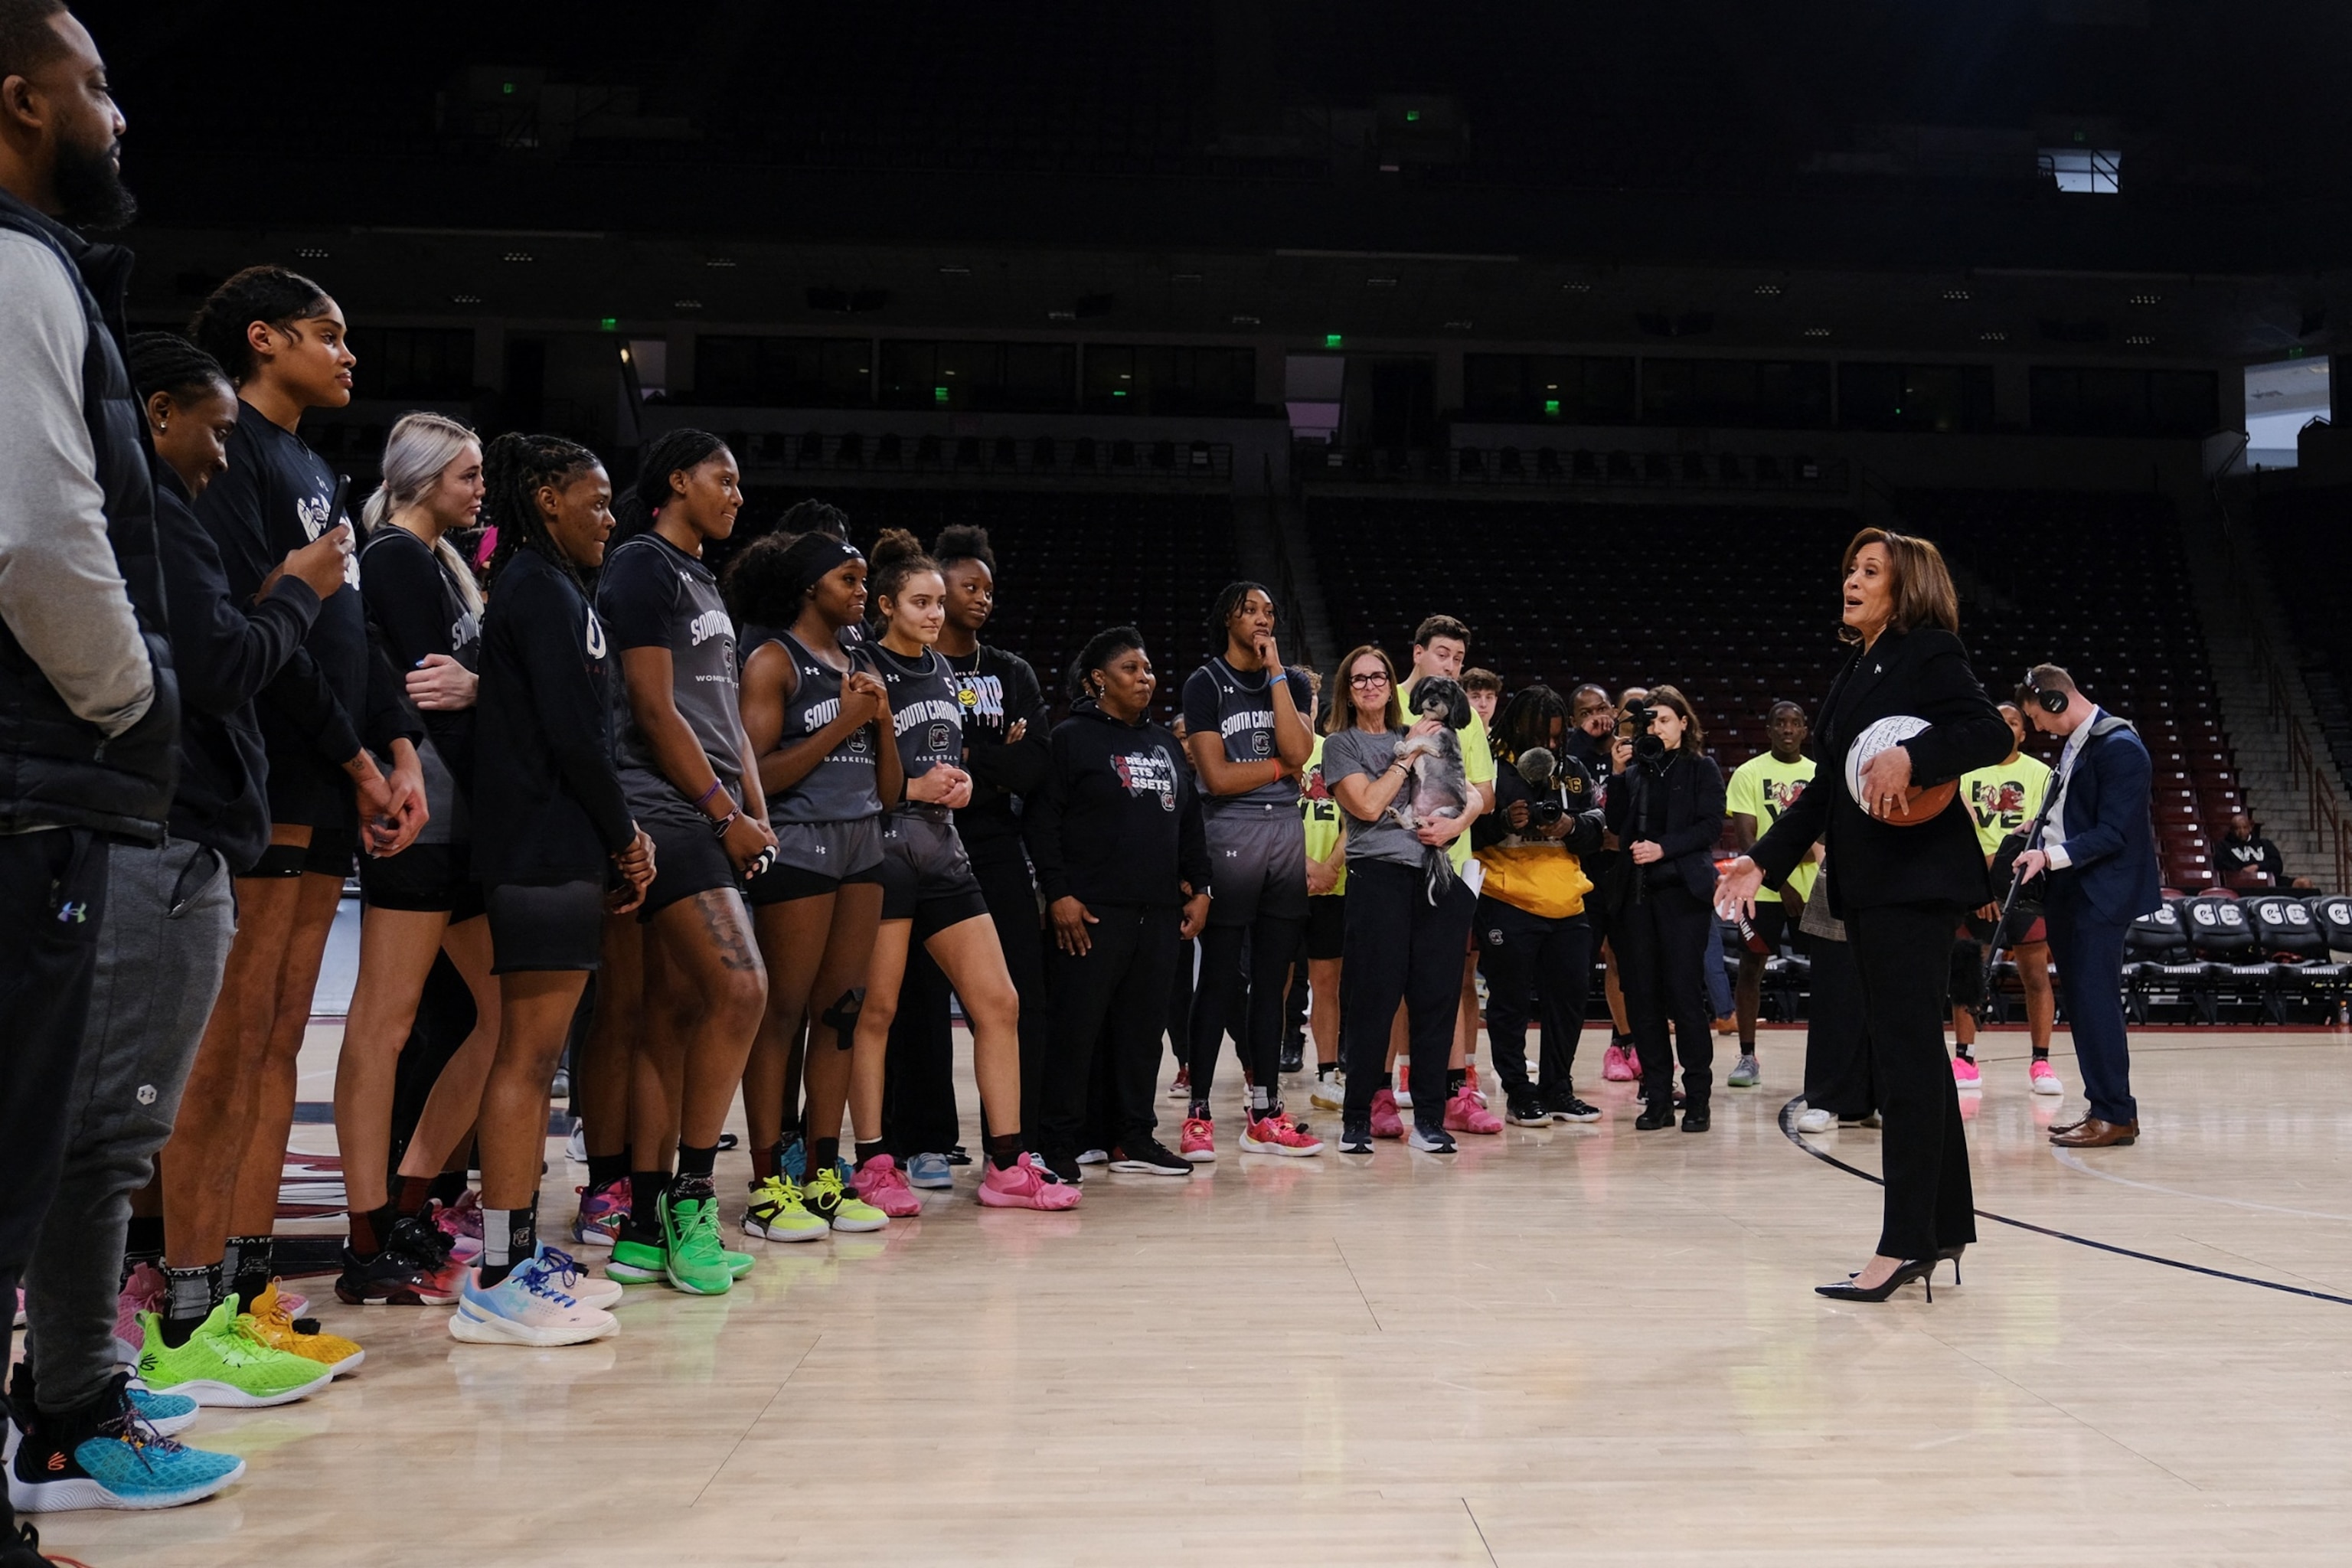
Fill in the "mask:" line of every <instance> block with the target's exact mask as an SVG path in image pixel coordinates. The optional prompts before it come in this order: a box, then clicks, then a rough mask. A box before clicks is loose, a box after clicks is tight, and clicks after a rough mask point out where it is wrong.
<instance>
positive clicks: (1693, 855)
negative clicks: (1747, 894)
mask: <svg viewBox="0 0 2352 1568" xmlns="http://www.w3.org/2000/svg"><path fill="white" fill-rule="evenodd" d="M2001 732H2002V733H2003V734H2007V733H2008V730H2007V728H2006V727H2004V728H2003V730H2002V731H2001ZM2001 755H2002V756H2004V757H2005V756H2007V755H2009V752H2007V751H2005V750H2004V751H2003V752H2001ZM1602 806H1603V809H1604V811H1605V813H1606V815H1607V816H1608V820H1609V831H1611V832H1612V833H1614V834H1615V835H1617V837H1618V839H1619V841H1620V842H1621V843H1622V844H1623V845H1624V846H1625V847H1626V849H1627V850H1628V851H1629V852H1630V851H1631V849H1632V847H1633V841H1634V840H1635V839H1636V838H1648V839H1651V840H1654V842H1655V843H1656V844H1657V846H1658V847H1659V848H1661V849H1663V850H1664V851H1665V852H1666V853H1665V858H1664V859H1663V860H1659V861H1656V862H1654V863H1653V864H1651V865H1647V866H1632V865H1631V861H1630V853H1629V860H1628V865H1629V867H1630V868H1631V869H1632V871H1633V874H1634V875H1636V876H1638V877H1641V878H1642V879H1643V886H1644V887H1652V888H1654V887H1656V886H1658V885H1659V884H1661V883H1663V882H1665V881H1667V880H1669V879H1675V880H1679V881H1680V882H1681V883H1682V885H1683V886H1684V887H1685V888H1687V889H1690V891H1691V894H1692V896H1693V897H1695V898H1696V899H1698V900H1700V901H1701V902H1705V901H1706V900H1708V899H1711V898H1713V897H1714V896H1715V846H1716V843H1717V840H1719V839H1721V838H1722V837H1723V770H1722V769H1721V768H1719V767H1717V766H1716V765H1715V759H1714V758H1713V757H1710V756H1708V755H1707V754H1706V753H1705V752H1684V753H1683V755H1682V757H1681V760H1680V761H1678V762H1676V763H1675V764H1674V765H1673V766H1671V767H1669V768H1667V769H1666V771H1665V773H1664V776H1655V775H1653V774H1651V773H1648V772H1647V771H1646V770H1645V769H1643V766H1642V764H1641V763H1627V764H1626V765H1625V771H1624V772H1623V773H1619V774H1618V775H1617V776H1616V777H1614V778H1612V779H1611V780H1610V781H1609V795H1608V798H1607V799H1606V800H1605V801H1604V802H1603V803H1602ZM1645 808H1646V815H1645ZM1798 853H1799V854H1800V855H1801V854H1803V853H1804V851H1802V850H1799V851H1798Z"/></svg>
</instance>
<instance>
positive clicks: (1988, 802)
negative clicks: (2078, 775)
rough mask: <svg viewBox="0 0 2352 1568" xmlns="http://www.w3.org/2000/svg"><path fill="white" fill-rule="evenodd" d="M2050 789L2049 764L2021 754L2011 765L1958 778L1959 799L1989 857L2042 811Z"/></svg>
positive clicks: (1981, 770) (2003, 764) (1965, 774)
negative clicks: (2003, 841) (2011, 835)
mask: <svg viewBox="0 0 2352 1568" xmlns="http://www.w3.org/2000/svg"><path fill="white" fill-rule="evenodd" d="M2049 788H2050V764H2049V763H2045V762H2042V760H2040V759H2039V758H2036V757H2029V756H2026V755H2024V754H2022V753H2020V754H2019V756H2018V759H2017V760H2016V761H2015V762H2013V763H1994V764H1993V765H1992V766H1991V767H1989V768H1979V769H1978V770H1977V771H1976V772H1974V773H1962V774H1961V775H1960V799H1961V801H1962V802H1963V803H1964V804H1965V805H1967V806H1968V808H1969V826H1973V827H1974V828H1975V829H1976V830H1977V843H1978V844H1979V845H1981V846H1982V847H1983V848H1984V852H1985V854H1986V855H1988V856H1990V855H1991V854H1993V853H1994V852H1995V851H1996V850H1998V849H2000V841H2001V839H2003V838H2004V837H2007V836H2008V835H2010V834H2012V833H2016V832H2018V831H2020V830H2021V829H2022V828H2023V827H2024V826H2025V825H2026V824H2027V823H2029V822H2032V820H2033V818H2034V816H2035V814H2036V813H2038V812H2040V811H2041V809H2042V795H2044V794H2046V793H2047V792H2048V790H2049Z"/></svg>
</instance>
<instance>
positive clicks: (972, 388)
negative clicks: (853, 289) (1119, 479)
mask: <svg viewBox="0 0 2352 1568" xmlns="http://www.w3.org/2000/svg"><path fill="white" fill-rule="evenodd" d="M1077 371H1078V365H1077V347H1076V344H1074V343H991V342H929V341H924V340H916V339H898V338H886V339H884V340H883V342H882V366H881V375H880V387H879V389H878V392H877V399H876V400H877V402H879V403H880V404H881V405H883V406H884V407H886V408H948V409H970V410H973V411H976V412H980V413H1007V412H1012V413H1030V414H1066V413H1067V412H1069V410H1070V407H1071V405H1072V404H1073V403H1074V402H1075V401H1076V395H1077Z"/></svg>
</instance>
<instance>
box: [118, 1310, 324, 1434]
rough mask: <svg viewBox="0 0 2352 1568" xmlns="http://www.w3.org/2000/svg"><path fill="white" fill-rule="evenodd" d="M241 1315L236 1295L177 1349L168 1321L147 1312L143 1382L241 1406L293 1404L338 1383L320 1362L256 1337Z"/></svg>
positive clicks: (142, 1318) (206, 1401)
mask: <svg viewBox="0 0 2352 1568" xmlns="http://www.w3.org/2000/svg"><path fill="white" fill-rule="evenodd" d="M242 1316H243V1314H241V1313H239V1312H238V1311H237V1310H236V1299H235V1298H234V1297H232V1298H230V1299H228V1300H224V1301H222V1302H221V1304H220V1305H219V1306H217V1307H215V1308H214V1309H213V1310H212V1315H211V1316H210V1317H208V1318H206V1319H205V1321H203V1322H202V1323H199V1324H198V1325H197V1326H196V1331H195V1332H194V1333H193V1334H190V1335H189V1336H188V1342H187V1343H185V1344H184V1345H181V1346H179V1347H177V1348H176V1349H174V1348H173V1347H172V1346H169V1345H166V1344H165V1343H164V1342H163V1320H162V1319H160V1318H158V1317H156V1315H155V1314H154V1313H152V1312H142V1313H141V1314H140V1315H139V1330H140V1335H141V1341H142V1343H141V1348H140V1352H139V1378H140V1381H141V1382H142V1383H144V1384H147V1386H148V1387H149V1388H151V1389H152V1390H154V1391H155V1392H156V1393H158V1394H183V1395H184V1396H186V1397H187V1398H190V1399H193V1400H194V1401H195V1402H196V1403H197V1404H199V1405H225V1406H227V1407H229V1408H232V1409H238V1410H252V1409H258V1408H260V1407H262V1406H265V1405H290V1404H292V1403H293V1402H294V1401H295V1400H297V1399H300V1398H301V1397H303V1396H304V1395H305V1394H316V1393H317V1392H318V1391H319V1390H320V1389H322V1388H324V1387H326V1386H327V1384H331V1383H332V1382H334V1380H335V1374H334V1373H333V1372H332V1371H331V1370H330V1369H329V1368H327V1367H325V1366H323V1365H321V1364H320V1363H318V1362H315V1361H311V1360H309V1359H308V1358H306V1357H303V1356H298V1355H291V1354H289V1353H288V1352H285V1351H281V1350H275V1349H272V1348H271V1347H270V1346H268V1345H266V1344H263V1343H262V1342H260V1341H259V1340H257V1339H255V1338H254V1337H253V1336H252V1335H251V1334H250V1333H248V1332H247V1331H246V1328H245V1325H244V1324H243V1323H242V1322H241V1321H239V1319H240V1318H241V1317H242Z"/></svg>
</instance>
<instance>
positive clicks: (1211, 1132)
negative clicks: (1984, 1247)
mask: <svg viewBox="0 0 2352 1568" xmlns="http://www.w3.org/2000/svg"><path fill="white" fill-rule="evenodd" d="M1176 1152H1177V1153H1179V1154H1181V1155H1182V1156H1183V1157H1184V1158H1185V1159H1187V1160H1190V1161H1192V1163H1194V1164H1195V1165H1205V1164H1207V1163H1209V1162H1210V1161H1212V1160H1214V1159H1215V1158H1216V1157H1217V1124H1216V1123H1215V1122H1214V1121H1211V1120H1209V1118H1207V1117H1205V1116H1188V1117H1186V1118H1185V1119H1184V1135H1183V1136H1182V1137H1181V1138H1179V1139H1178V1140H1177V1141H1176Z"/></svg>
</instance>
